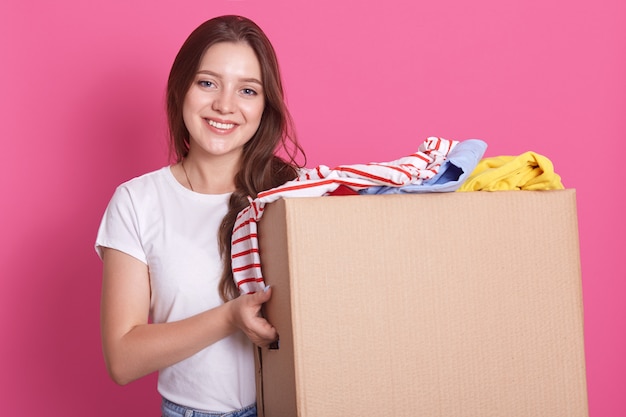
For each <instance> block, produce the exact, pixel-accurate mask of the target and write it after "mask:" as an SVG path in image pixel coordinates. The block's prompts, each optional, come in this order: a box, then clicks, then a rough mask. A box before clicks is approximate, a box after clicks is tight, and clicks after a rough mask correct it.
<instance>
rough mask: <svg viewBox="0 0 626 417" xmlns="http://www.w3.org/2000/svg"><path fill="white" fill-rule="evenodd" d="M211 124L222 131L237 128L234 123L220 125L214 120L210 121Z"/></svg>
mask: <svg viewBox="0 0 626 417" xmlns="http://www.w3.org/2000/svg"><path fill="white" fill-rule="evenodd" d="M209 124H210V125H211V126H213V127H215V128H217V129H221V130H228V129H232V128H233V127H235V125H234V124H233V123H219V122H216V121H213V120H209Z"/></svg>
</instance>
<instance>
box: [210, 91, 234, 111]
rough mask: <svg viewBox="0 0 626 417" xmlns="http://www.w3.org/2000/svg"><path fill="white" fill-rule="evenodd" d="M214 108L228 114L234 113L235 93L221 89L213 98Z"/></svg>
mask: <svg viewBox="0 0 626 417" xmlns="http://www.w3.org/2000/svg"><path fill="white" fill-rule="evenodd" d="M212 107H213V110H215V111H216V112H219V113H222V114H226V113H232V112H233V109H234V107H235V101H234V97H233V94H232V93H231V92H229V91H227V90H222V91H220V92H219V93H218V94H217V95H216V96H215V99H214V100H213V106H212Z"/></svg>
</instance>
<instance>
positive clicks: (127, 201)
mask: <svg viewBox="0 0 626 417" xmlns="http://www.w3.org/2000/svg"><path fill="white" fill-rule="evenodd" d="M140 232H141V230H140V225H139V219H138V217H137V212H136V210H135V206H134V204H133V199H132V196H131V194H130V191H129V189H128V188H127V187H125V186H123V185H122V186H120V187H118V188H117V189H116V190H115V193H114V194H113V197H111V201H110V202H109V205H108V206H107V208H106V211H105V212H104V216H103V217H102V222H101V223H100V228H99V229H98V235H97V237H96V244H95V249H96V252H97V254H98V256H99V257H100V259H102V248H103V247H105V248H112V249H116V250H119V251H121V252H124V253H126V254H128V255H130V256H132V257H134V258H137V259H138V260H140V261H141V262H143V263H146V264H147V259H146V254H145V251H144V249H143V245H142V240H141V233H140Z"/></svg>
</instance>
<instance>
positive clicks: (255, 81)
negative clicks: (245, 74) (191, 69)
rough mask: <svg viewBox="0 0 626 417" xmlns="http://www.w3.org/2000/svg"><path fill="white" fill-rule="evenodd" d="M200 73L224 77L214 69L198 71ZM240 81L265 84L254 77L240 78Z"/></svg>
mask: <svg viewBox="0 0 626 417" xmlns="http://www.w3.org/2000/svg"><path fill="white" fill-rule="evenodd" d="M198 74H206V75H211V76H213V77H217V78H222V76H221V75H220V74H218V73H216V72H213V71H209V70H200V71H198ZM239 81H240V82H244V83H255V84H258V85H260V86H261V87H262V86H263V83H262V82H261V81H259V80H257V79H256V78H254V77H253V78H240V79H239Z"/></svg>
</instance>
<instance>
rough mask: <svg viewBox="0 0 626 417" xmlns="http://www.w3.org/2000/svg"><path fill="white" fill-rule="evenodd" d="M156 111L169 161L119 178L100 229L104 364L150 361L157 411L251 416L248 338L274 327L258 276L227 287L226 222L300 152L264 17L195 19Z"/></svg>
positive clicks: (289, 175) (132, 373) (116, 373)
mask: <svg viewBox="0 0 626 417" xmlns="http://www.w3.org/2000/svg"><path fill="white" fill-rule="evenodd" d="M167 116H168V123H169V129H170V138H171V147H172V150H173V153H174V154H175V159H176V162H175V163H174V164H173V165H171V166H166V167H164V168H161V169H160V170H157V171H155V172H151V173H148V174H145V175H143V176H140V177H138V178H135V179H132V180H130V181H128V182H126V183H124V184H122V185H120V186H119V187H118V188H117V190H116V191H115V193H114V195H113V197H112V199H111V201H110V203H109V206H108V207H107V210H106V213H105V215H104V218H103V220H102V224H101V226H100V229H99V232H98V237H97V241H96V248H97V250H98V253H99V255H100V256H101V258H102V259H103V264H104V268H103V289H102V306H101V310H102V323H101V325H102V340H103V350H104V356H105V361H106V364H107V368H108V370H109V373H110V375H111V377H112V378H113V380H115V381H116V382H117V383H119V384H126V383H128V382H130V381H132V380H134V379H137V378H140V377H142V376H144V375H146V374H149V373H151V372H153V371H157V370H158V371H159V382H158V389H159V392H160V393H161V395H162V396H163V405H162V411H163V415H164V416H183V415H185V412H187V410H196V411H201V412H203V413H204V414H199V415H201V416H219V415H223V414H224V413H229V414H228V415H229V416H239V417H241V416H246V417H248V416H255V415H256V407H255V404H254V402H255V370H254V358H253V345H258V346H262V347H263V346H267V345H269V344H270V343H271V342H273V341H274V340H275V339H276V338H277V333H276V330H275V329H274V328H273V327H272V326H271V324H269V323H268V322H267V321H266V320H264V319H263V318H262V317H260V315H259V311H260V308H261V305H262V304H263V303H265V302H266V301H267V300H269V298H270V297H271V290H269V288H266V291H263V292H258V293H255V294H250V295H243V296H239V297H238V294H237V290H236V287H235V284H234V282H233V279H232V270H231V267H230V236H231V233H232V229H233V224H234V222H235V218H236V215H237V214H238V213H239V211H241V210H242V209H243V208H244V207H246V206H247V205H248V201H249V200H248V197H252V198H254V197H256V195H257V193H258V192H259V191H262V190H265V189H269V188H272V187H275V186H278V185H280V184H283V183H284V182H286V181H288V180H291V179H293V178H295V177H296V175H297V170H298V169H299V166H298V164H297V163H296V162H295V157H296V156H297V155H298V154H302V155H303V153H302V149H301V148H300V146H299V145H298V143H297V141H296V139H295V135H294V132H293V128H292V122H291V118H290V116H289V113H288V111H287V109H286V106H285V104H284V93H283V89H282V83H281V78H280V73H279V68H278V63H277V60H276V55H275V52H274V49H273V47H272V45H271V44H270V42H269V40H268V39H267V37H266V36H265V34H264V33H263V32H262V30H261V29H260V28H259V27H258V26H257V25H256V24H255V23H253V22H252V21H250V20H249V19H246V18H243V17H239V16H222V17H218V18H214V19H211V20H209V21H207V22H205V23H203V24H202V25H200V26H199V27H198V28H197V29H196V30H194V31H193V32H192V33H191V35H190V36H189V38H188V39H187V40H186V41H185V43H184V44H183V46H182V47H181V49H180V51H179V53H178V55H177V56H176V59H175V60H174V63H173V65H172V69H171V72H170V76H169V79H168V85H167ZM278 151H283V152H284V151H286V155H289V157H288V161H285V160H283V159H281V158H279V157H278V156H276V153H277V152H278ZM194 415H197V414H194Z"/></svg>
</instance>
